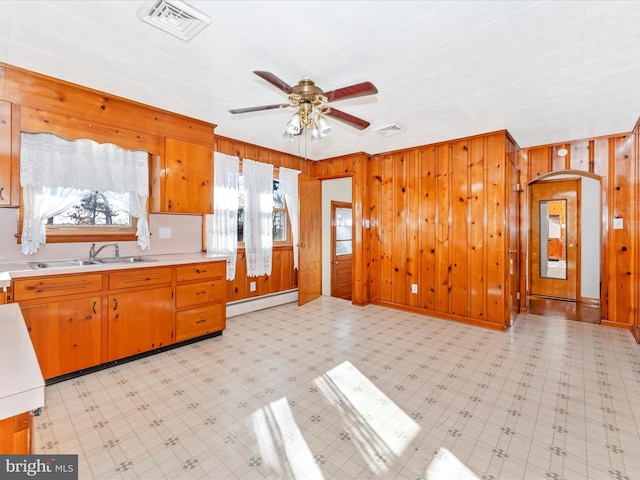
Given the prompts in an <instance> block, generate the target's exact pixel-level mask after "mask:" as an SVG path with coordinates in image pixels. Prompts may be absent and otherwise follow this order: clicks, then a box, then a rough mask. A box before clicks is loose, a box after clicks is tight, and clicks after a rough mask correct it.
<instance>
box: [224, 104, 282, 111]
mask: <svg viewBox="0 0 640 480" xmlns="http://www.w3.org/2000/svg"><path fill="white" fill-rule="evenodd" d="M290 106H291V105H289V104H288V103H279V104H277V105H262V106H260V107H247V108H234V109H232V110H229V113H248V112H259V111H260V110H273V109H275V108H287V107H290Z"/></svg>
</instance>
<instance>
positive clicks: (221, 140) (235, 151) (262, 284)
mask: <svg viewBox="0 0 640 480" xmlns="http://www.w3.org/2000/svg"><path fill="white" fill-rule="evenodd" d="M214 149H215V151H217V152H220V153H225V154H227V155H235V156H237V157H239V158H240V159H241V160H242V159H244V158H247V159H249V160H255V161H258V162H263V163H270V164H272V165H273V166H274V167H286V168H292V169H295V170H300V171H301V172H302V174H304V175H309V174H310V172H311V169H312V163H313V162H311V161H310V160H306V159H304V158H302V157H298V156H295V155H289V154H286V153H282V152H278V151H276V150H271V149H268V148H263V147H259V146H256V145H252V144H249V143H246V142H241V141H239V140H234V139H231V138H226V137H221V136H216V139H215V147H214ZM301 201H304V199H301ZM272 264H273V270H272V272H271V275H263V276H261V277H247V264H246V257H245V251H244V249H239V250H238V255H237V257H236V277H235V279H234V280H227V302H233V301H237V300H245V299H249V298H254V297H259V296H262V295H268V294H272V293H277V292H283V291H287V290H291V289H294V288H298V272H297V271H296V270H295V269H294V268H293V247H275V248H274V251H273V261H272ZM251 282H255V283H256V289H255V290H254V291H251V288H250V286H251Z"/></svg>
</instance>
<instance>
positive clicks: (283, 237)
mask: <svg viewBox="0 0 640 480" xmlns="http://www.w3.org/2000/svg"><path fill="white" fill-rule="evenodd" d="M239 185H240V186H239V193H238V243H244V178H243V177H242V175H240V177H239ZM287 225H288V218H287V210H286V208H285V203H284V195H283V194H282V192H281V191H280V181H279V180H274V181H273V243H274V245H278V244H279V245H289V244H291V235H290V232H289V229H288V228H287Z"/></svg>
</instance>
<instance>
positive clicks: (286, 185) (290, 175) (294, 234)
mask: <svg viewBox="0 0 640 480" xmlns="http://www.w3.org/2000/svg"><path fill="white" fill-rule="evenodd" d="M298 175H300V171H299V170H291V169H290V168H285V167H280V191H281V192H282V194H283V195H284V201H285V202H286V205H287V211H288V212H289V222H290V223H291V240H292V241H293V268H295V269H296V270H297V269H298V237H299V224H300V218H299V217H300V214H299V212H300V206H299V203H298Z"/></svg>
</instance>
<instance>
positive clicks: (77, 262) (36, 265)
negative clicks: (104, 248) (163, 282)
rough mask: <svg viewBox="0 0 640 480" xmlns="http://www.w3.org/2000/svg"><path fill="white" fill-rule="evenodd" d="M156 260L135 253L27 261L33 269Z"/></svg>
mask: <svg viewBox="0 0 640 480" xmlns="http://www.w3.org/2000/svg"><path fill="white" fill-rule="evenodd" d="M140 262H157V260H156V259H155V258H151V257H145V256H142V255H135V256H131V257H107V258H77V259H74V260H43V261H42V262H27V263H28V264H29V266H30V267H31V268H33V269H34V270H43V269H48V268H62V267H83V266H86V265H105V264H110V263H140Z"/></svg>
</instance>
